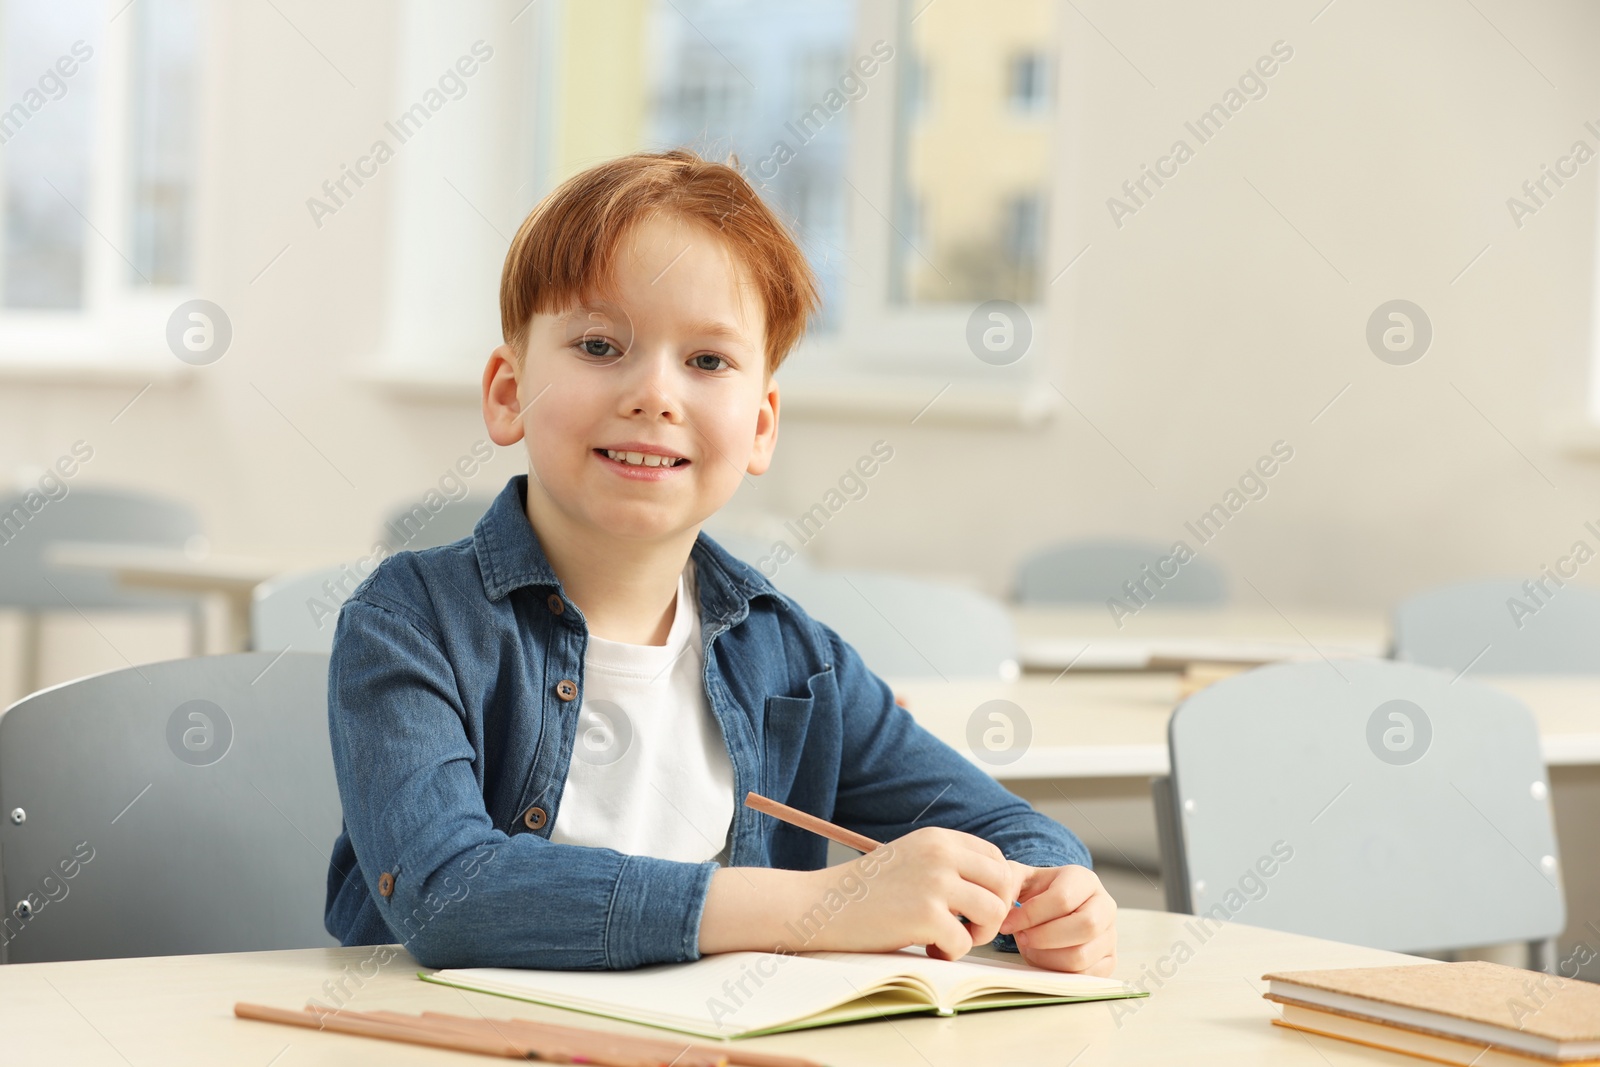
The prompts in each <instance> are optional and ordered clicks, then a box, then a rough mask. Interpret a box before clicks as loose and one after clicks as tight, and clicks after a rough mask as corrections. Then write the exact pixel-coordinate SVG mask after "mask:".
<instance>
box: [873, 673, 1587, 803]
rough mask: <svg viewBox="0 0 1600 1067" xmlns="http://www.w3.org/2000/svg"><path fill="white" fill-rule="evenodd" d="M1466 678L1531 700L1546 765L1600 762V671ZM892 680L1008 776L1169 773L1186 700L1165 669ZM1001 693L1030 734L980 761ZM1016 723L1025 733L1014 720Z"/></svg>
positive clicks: (922, 711) (938, 730)
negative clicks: (1177, 712)
mask: <svg viewBox="0 0 1600 1067" xmlns="http://www.w3.org/2000/svg"><path fill="white" fill-rule="evenodd" d="M1467 677H1468V678H1469V679H1471V680H1472V681H1475V682H1478V683H1480V684H1483V685H1491V686H1494V687H1495V688H1497V689H1500V690H1503V691H1504V692H1507V693H1510V694H1511V695H1512V696H1514V697H1516V698H1517V699H1518V700H1520V701H1522V703H1524V704H1525V705H1527V707H1528V710H1529V711H1531V712H1532V713H1533V717H1534V719H1535V721H1536V722H1537V723H1538V724H1539V739H1540V748H1541V750H1542V752H1543V754H1544V759H1545V763H1547V764H1548V765H1550V766H1552V767H1564V766H1594V765H1600V676H1596V675H1528V674H1520V675H1498V676H1488V677H1482V678H1479V677H1476V676H1473V675H1468V676H1467ZM890 685H891V687H892V688H893V689H894V691H895V693H896V695H898V696H899V697H901V698H902V699H903V700H904V701H905V703H906V707H907V708H908V709H909V710H910V711H911V713H912V715H913V716H914V717H915V718H916V720H917V721H918V722H919V723H921V724H922V725H923V726H925V727H927V728H928V729H929V730H931V731H932V732H933V733H934V734H935V735H937V736H938V737H939V738H941V739H942V740H944V741H945V742H946V743H947V744H949V745H951V746H952V747H954V748H955V749H956V750H957V751H958V752H960V753H962V754H963V755H965V756H967V757H968V758H969V759H971V760H972V761H973V762H974V763H975V764H977V765H978V766H980V767H982V768H984V769H985V770H987V771H988V772H989V773H990V774H992V775H993V776H994V777H996V778H998V779H1000V780H1002V781H1016V780H1023V779H1030V778H1032V779H1060V778H1130V777H1131V778H1138V779H1141V780H1142V779H1144V778H1148V777H1150V776H1152V775H1159V774H1166V773H1167V772H1168V765H1167V720H1168V719H1169V718H1171V717H1172V709H1173V708H1175V707H1177V706H1178V703H1179V702H1180V701H1181V700H1182V692H1181V686H1182V677H1181V676H1180V675H1178V674H1176V673H1169V672H1161V671H1146V672H1138V673H1123V674H1112V673H1101V674H1095V673H1090V674H1082V675H1080V674H1078V673H1077V672H1076V670H1074V671H1072V672H1069V673H1068V674H1066V675H1064V676H1062V677H1060V678H1057V679H1055V680H1052V679H1050V678H1047V677H1044V676H1040V675H1032V676H1027V677H1024V678H1022V679H1019V680H1018V681H1015V682H1002V681H993V682H991V681H987V680H983V681H974V680H969V679H961V680H955V681H949V682H941V681H937V680H933V681H929V680H928V679H926V678H899V679H891V680H890ZM995 700H1003V701H1007V702H1009V704H1011V705H1013V706H1014V707H1016V708H1019V709H1021V716H1020V719H1021V721H1025V722H1026V728H1027V730H1028V732H1029V733H1030V734H1031V737H1030V739H1029V740H1028V742H1027V744H1026V745H1018V746H1017V748H1019V749H1020V751H1018V752H1016V753H1015V758H1014V759H1013V758H1010V757H1011V756H1012V755H1013V753H1012V752H1010V751H996V752H993V753H991V755H990V756H989V757H988V758H980V757H979V756H978V755H977V754H976V753H975V752H974V750H973V747H972V746H971V745H969V743H968V729H969V726H970V725H971V723H972V722H973V719H974V715H975V713H976V712H977V711H978V708H979V707H980V706H981V705H983V704H985V703H988V702H989V701H995ZM993 710H998V711H1000V712H1002V713H1004V712H1005V711H1006V710H1007V709H1005V708H998V709H993ZM985 718H986V717H985ZM980 721H981V720H980ZM1013 730H1014V732H1013V734H1012V736H1013V737H1017V736H1020V733H1018V732H1016V724H1013ZM997 739H998V738H997Z"/></svg>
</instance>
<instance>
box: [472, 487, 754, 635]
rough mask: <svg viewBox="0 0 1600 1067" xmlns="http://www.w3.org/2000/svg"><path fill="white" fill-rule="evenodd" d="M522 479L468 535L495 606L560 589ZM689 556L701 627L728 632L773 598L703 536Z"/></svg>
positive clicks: (748, 568) (751, 570)
mask: <svg viewBox="0 0 1600 1067" xmlns="http://www.w3.org/2000/svg"><path fill="white" fill-rule="evenodd" d="M527 500H528V476H527V475H526V474H518V475H514V476H513V477H512V478H511V480H510V481H508V482H506V486H505V488H504V489H502V490H500V495H499V496H497V497H495V498H494V503H492V504H490V505H489V510H488V511H486V512H484V514H483V518H481V519H479V520H478V525H477V526H476V527H475V528H474V529H473V531H472V542H473V547H474V549H475V550H476V551H477V554H478V569H479V571H480V572H481V573H482V576H483V591H484V593H485V594H487V595H488V597H489V599H490V600H500V599H501V598H503V597H505V596H508V595H509V594H510V593H511V592H512V591H513V590H516V589H521V588H522V587H523V586H530V585H537V586H549V587H552V588H555V589H560V588H561V579H559V578H557V577H556V572H555V570H554V569H553V568H552V567H551V566H550V560H549V559H548V558H547V557H546V556H545V554H544V549H543V548H542V547H541V546H540V544H539V536H538V534H536V533H534V530H533V524H532V523H530V522H529V521H528V513H527ZM690 555H691V556H692V557H693V559H694V561H695V580H696V582H697V584H698V585H699V590H700V609H701V623H702V625H706V624H711V625H716V624H718V623H726V624H727V625H729V626H731V625H733V624H735V623H737V622H740V621H741V620H743V619H744V617H745V616H746V615H748V614H749V612H750V601H751V600H752V599H753V598H755V597H757V596H761V595H769V596H774V597H776V596H777V595H778V592H777V590H776V589H774V588H773V586H772V583H771V582H769V581H767V580H766V578H764V577H763V576H762V575H761V573H760V572H759V571H757V570H756V569H755V568H754V567H751V566H750V565H749V564H747V563H745V562H743V561H742V560H740V559H738V558H737V557H735V556H733V555H731V554H729V552H728V551H727V549H725V548H723V547H722V546H721V545H719V544H717V543H716V542H715V541H713V540H712V539H711V538H709V537H707V536H706V535H705V533H704V532H702V533H701V534H700V536H699V537H698V538H696V539H695V543H694V547H693V548H692V549H691V550H690Z"/></svg>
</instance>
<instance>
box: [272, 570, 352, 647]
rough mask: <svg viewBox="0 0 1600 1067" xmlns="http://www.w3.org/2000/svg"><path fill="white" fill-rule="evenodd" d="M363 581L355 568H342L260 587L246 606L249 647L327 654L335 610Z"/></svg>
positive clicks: (288, 577)
mask: <svg viewBox="0 0 1600 1067" xmlns="http://www.w3.org/2000/svg"><path fill="white" fill-rule="evenodd" d="M364 577H365V575H364V574H362V573H361V571H359V570H358V569H357V567H356V565H355V564H353V563H341V564H338V565H337V566H333V567H318V568H316V569H314V570H307V571H293V572H290V573H288V574H280V575H278V576H277V577H275V578H272V579H269V580H268V581H265V582H262V583H261V584H260V585H258V586H256V588H255V593H254V595H253V596H252V598H251V601H250V647H251V648H253V649H255V650H256V651H260V652H281V651H282V650H283V649H286V648H292V649H295V650H296V651H301V652H332V651H333V630H334V624H335V623H337V622H338V621H339V609H340V608H342V607H343V606H344V602H345V600H346V599H347V598H348V597H349V596H350V594H351V593H353V592H355V590H356V586H357V585H359V584H360V583H361V579H362V578H364Z"/></svg>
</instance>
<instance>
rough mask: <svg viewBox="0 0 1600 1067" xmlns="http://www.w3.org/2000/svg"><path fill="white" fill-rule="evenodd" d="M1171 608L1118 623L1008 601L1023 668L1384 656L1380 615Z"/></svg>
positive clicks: (1385, 629) (1107, 615)
mask: <svg viewBox="0 0 1600 1067" xmlns="http://www.w3.org/2000/svg"><path fill="white" fill-rule="evenodd" d="M1278 607H1279V608H1281V609H1282V614H1279V612H1278V611H1277V610H1275V609H1274V608H1272V607H1270V606H1268V605H1266V604H1259V603H1258V604H1256V605H1254V606H1238V605H1230V606H1228V607H1201V606H1196V607H1193V608H1176V607H1159V606H1156V605H1152V606H1150V607H1148V608H1145V609H1144V610H1142V611H1140V612H1139V613H1138V614H1137V615H1132V616H1124V617H1123V618H1122V619H1121V623H1122V624H1121V626H1118V625H1117V621H1116V620H1114V619H1113V618H1112V616H1111V612H1110V611H1108V610H1107V609H1106V608H1105V606H1104V605H1101V606H1099V607H1071V608H1066V607H1046V606H1014V607H1013V608H1012V609H1011V618H1012V621H1013V623H1014V624H1015V626H1016V629H1017V642H1018V646H1019V651H1020V658H1021V661H1022V666H1023V669H1024V670H1036V671H1051V672H1054V671H1061V670H1064V669H1065V668H1066V667H1067V666H1068V665H1071V666H1072V667H1073V669H1074V670H1139V669H1141V668H1143V667H1144V665H1145V663H1146V662H1147V661H1148V660H1149V659H1150V657H1151V656H1152V655H1171V656H1191V657H1197V658H1205V657H1206V656H1208V655H1216V654H1217V653H1218V652H1219V651H1227V652H1231V653H1233V654H1235V655H1238V654H1241V653H1245V654H1250V655H1255V656H1260V657H1261V658H1263V659H1317V658H1319V657H1320V656H1328V657H1330V658H1335V657H1339V656H1385V655H1387V654H1388V649H1389V620H1388V618H1387V617H1386V616H1384V615H1383V614H1382V613H1374V612H1348V611H1346V612H1340V611H1329V610H1326V609H1322V608H1310V609H1306V608H1297V607H1294V606H1292V605H1285V604H1280V605H1278Z"/></svg>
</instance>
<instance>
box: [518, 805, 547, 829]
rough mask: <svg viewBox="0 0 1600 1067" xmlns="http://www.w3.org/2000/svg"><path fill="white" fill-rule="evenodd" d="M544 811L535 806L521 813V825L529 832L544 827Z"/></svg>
mask: <svg viewBox="0 0 1600 1067" xmlns="http://www.w3.org/2000/svg"><path fill="white" fill-rule="evenodd" d="M544 820H545V814H544V809H543V808H541V807H539V806H538V805H537V804H536V805H534V806H533V807H531V808H529V809H528V810H527V811H525V812H523V813H522V825H524V826H526V827H527V828H528V829H530V830H537V829H539V828H540V827H541V826H543V825H544Z"/></svg>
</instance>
